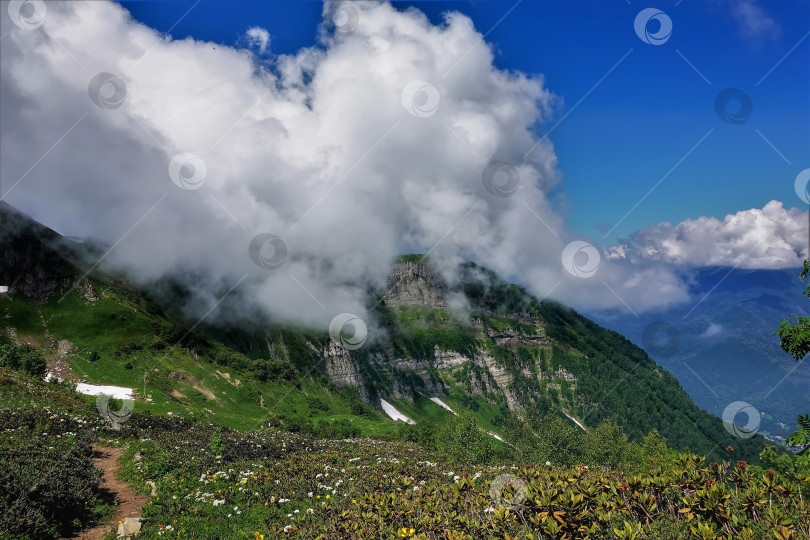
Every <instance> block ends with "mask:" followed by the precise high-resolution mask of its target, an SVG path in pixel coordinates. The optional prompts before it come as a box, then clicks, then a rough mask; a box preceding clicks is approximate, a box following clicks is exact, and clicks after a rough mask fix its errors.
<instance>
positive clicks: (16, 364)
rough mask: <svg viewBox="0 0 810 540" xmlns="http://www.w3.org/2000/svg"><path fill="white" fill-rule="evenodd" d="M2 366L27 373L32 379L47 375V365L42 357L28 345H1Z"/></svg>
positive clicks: (0, 363)
mask: <svg viewBox="0 0 810 540" xmlns="http://www.w3.org/2000/svg"><path fill="white" fill-rule="evenodd" d="M0 366H1V367H6V368H9V369H13V370H16V371H21V372H23V373H27V374H28V375H31V376H32V377H42V376H44V375H45V370H46V363H45V359H44V358H42V355H41V354H40V353H39V351H37V350H36V349H35V348H34V347H32V346H31V345H28V344H22V345H0Z"/></svg>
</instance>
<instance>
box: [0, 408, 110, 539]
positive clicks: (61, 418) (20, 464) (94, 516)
mask: <svg viewBox="0 0 810 540" xmlns="http://www.w3.org/2000/svg"><path fill="white" fill-rule="evenodd" d="M0 431H2V434H1V435H0V478H2V482H3V483H2V486H3V487H2V489H0V537H2V538H54V537H59V536H68V535H70V534H71V533H72V532H73V531H75V530H77V529H79V528H81V527H82V526H84V525H86V524H87V523H90V522H92V521H94V520H100V519H103V518H105V517H107V516H108V515H109V510H110V508H109V506H108V504H107V503H106V502H105V501H104V500H103V498H102V494H101V493H100V492H99V489H98V482H99V479H100V477H101V471H99V470H98V469H96V468H94V467H93V466H92V463H91V457H92V449H91V447H90V444H91V442H92V441H93V440H94V439H95V432H94V427H93V426H90V425H89V424H88V423H86V422H84V421H83V420H82V419H77V418H76V417H73V416H69V415H65V414H63V413H51V411H49V410H45V409H39V410H29V411H17V412H14V411H8V410H0Z"/></svg>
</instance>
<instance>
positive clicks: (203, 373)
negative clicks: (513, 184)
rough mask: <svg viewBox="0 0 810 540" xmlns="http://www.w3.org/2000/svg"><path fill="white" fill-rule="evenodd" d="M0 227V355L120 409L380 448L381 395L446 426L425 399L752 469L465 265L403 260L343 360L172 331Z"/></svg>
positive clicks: (672, 392)
mask: <svg viewBox="0 0 810 540" xmlns="http://www.w3.org/2000/svg"><path fill="white" fill-rule="evenodd" d="M0 223H2V224H3V228H2V229H0V250H2V251H3V252H4V253H11V254H12V255H13V256H12V257H9V258H6V259H5V262H4V263H3V264H2V265H0V284H4V285H5V284H8V286H10V291H9V292H8V293H6V294H2V295H0V317H2V323H0V344H2V343H6V344H15V343H29V344H31V345H34V346H35V347H37V348H38V349H39V350H40V351H41V352H42V354H43V355H44V356H45V357H46V359H47V361H48V365H49V369H50V370H51V371H52V372H55V373H57V374H59V375H60V376H62V377H64V378H67V379H74V380H77V381H78V380H83V381H87V382H90V383H100V384H114V385H120V386H126V387H130V388H134V389H135V392H136V393H135V396H136V399H135V410H136V411H152V412H154V413H161V414H165V413H169V412H172V413H180V414H181V415H183V416H189V417H191V416H193V417H194V418H198V419H208V420H212V421H216V422H219V423H222V424H225V425H228V426H232V427H236V428H240V429H250V428H254V427H258V426H262V425H266V424H267V423H268V422H271V423H280V424H281V425H282V426H285V427H286V428H287V429H289V430H292V431H315V430H318V429H321V430H325V431H327V432H334V433H338V434H339V433H342V432H345V433H347V434H353V433H358V432H359V433H362V434H366V435H389V436H393V435H395V434H396V433H397V432H398V431H399V430H398V427H397V426H396V425H395V424H394V423H393V422H391V421H390V420H389V419H388V417H387V416H386V415H385V414H383V412H382V411H381V400H385V401H386V402H388V403H391V404H392V405H393V406H394V407H397V409H398V410H400V411H401V412H403V413H404V414H406V415H407V416H409V417H411V418H413V419H414V420H415V421H416V422H417V423H418V424H432V423H442V422H444V421H445V419H447V418H449V415H450V414H451V413H449V412H448V411H446V410H445V409H443V408H442V407H441V406H440V405H438V404H437V403H435V402H433V401H431V400H430V399H429V398H431V397H433V398H440V399H442V400H443V401H444V402H445V403H446V404H447V405H449V406H450V407H451V408H452V409H453V410H454V411H455V412H458V413H467V412H469V413H472V414H473V415H474V417H475V419H476V421H477V422H478V424H479V425H480V426H481V427H482V428H484V429H486V430H491V431H493V432H495V433H499V434H501V435H503V436H504V437H505V438H507V442H509V441H508V434H513V436H514V437H518V436H519V432H520V430H519V429H517V428H516V426H523V428H525V429H528V430H529V431H531V432H534V433H541V434H542V429H541V428H542V426H543V421H544V419H547V418H548V417H549V416H552V417H554V416H557V417H559V418H564V419H565V422H567V423H568V425H569V427H571V426H574V424H573V423H572V422H573V421H576V422H578V423H579V424H581V425H583V426H584V427H585V428H586V429H592V428H595V427H596V426H597V425H599V424H600V423H601V422H603V421H605V420H608V419H615V421H616V422H617V423H618V424H619V425H621V426H622V428H623V430H624V432H625V433H626V434H627V435H629V436H630V437H631V438H632V439H636V440H639V439H641V437H643V436H644V435H645V434H647V433H648V432H649V431H651V430H653V429H656V430H657V431H658V432H659V433H660V434H661V435H662V436H663V437H665V438H666V439H667V440H668V441H669V444H670V445H671V446H673V447H675V448H677V449H686V448H689V449H690V450H692V451H694V452H697V453H700V454H705V455H708V456H711V457H713V458H717V459H721V458H723V457H725V456H727V454H726V452H725V450H724V449H725V448H726V447H727V446H732V447H734V448H735V449H736V453H735V457H737V456H738V457H740V458H741V459H747V460H749V461H752V462H756V461H757V456H758V455H759V452H760V451H761V449H762V448H763V447H764V445H765V441H764V440H763V439H762V438H761V437H754V438H751V439H739V438H734V437H732V436H731V435H730V434H729V433H728V432H726V431H725V429H724V428H723V426H722V423H721V422H720V420H719V419H718V418H716V417H714V416H712V415H710V414H708V413H706V412H704V411H702V410H700V409H698V408H697V407H696V406H695V405H694V404H693V403H692V402H691V400H690V399H689V398H688V396H687V395H686V394H685V393H684V391H683V389H682V388H681V387H680V386H679V384H678V382H677V381H676V380H675V379H674V378H673V377H672V376H671V375H670V374H669V373H668V372H667V371H665V370H663V369H662V368H660V367H659V366H657V365H656V364H655V363H654V362H653V361H652V360H651V359H650V358H649V357H648V356H647V354H646V353H644V352H643V351H642V350H641V349H639V348H638V347H636V346H634V345H633V344H632V343H630V342H629V341H628V340H626V339H625V338H623V337H622V336H621V335H619V334H617V333H615V332H611V331H608V330H605V329H604V328H602V327H600V326H598V325H596V324H595V323H593V322H592V321H590V320H588V319H586V318H584V317H582V316H580V315H578V314H577V313H575V312H573V311H571V310H569V309H567V308H565V307H564V306H560V305H558V304H555V303H552V302H542V303H541V302H539V301H538V300H537V299H535V298H532V297H531V296H530V295H528V294H527V293H526V292H525V291H524V290H523V289H521V288H519V287H516V286H514V285H511V284H509V283H507V282H505V281H503V280H502V279H500V278H498V276H496V275H495V274H494V273H492V272H490V271H488V270H486V269H484V268H481V267H479V266H476V265H474V264H465V265H462V266H461V267H460V268H459V269H458V272H457V274H458V280H457V281H456V282H454V283H446V282H444V281H443V280H442V279H441V278H440V277H439V276H438V274H437V273H435V272H434V271H433V270H432V269H431V266H430V264H429V262H428V261H424V260H422V259H421V257H419V256H406V257H403V258H402V259H401V260H400V261H398V262H396V263H395V264H394V265H393V268H392V271H391V276H390V279H389V283H388V286H387V287H386V288H385V289H384V290H382V291H379V293H378V294H377V295H371V297H370V298H369V301H368V302H369V314H368V317H367V320H366V324H367V325H368V326H369V327H373V328H376V329H378V330H379V331H378V332H375V333H374V335H375V337H374V339H369V340H368V341H367V342H366V343H365V344H364V345H363V346H362V347H361V348H359V349H357V350H348V349H347V348H346V347H344V346H342V345H340V344H339V343H336V342H335V341H333V340H331V339H330V337H329V334H328V332H327V330H326V329H308V328H296V327H289V326H285V325H280V324H276V323H274V322H273V321H271V320H266V321H259V322H257V323H256V324H254V325H252V326H250V327H227V328H225V327H221V326H217V325H216V324H214V323H208V322H202V323H199V324H198V323H197V322H196V321H183V320H181V319H179V318H177V317H176V316H175V315H171V316H170V315H169V314H170V313H171V314H174V313H175V311H174V310H173V309H171V306H169V305H166V304H165V301H166V299H165V298H150V297H148V296H147V295H146V294H144V293H143V292H142V291H141V290H139V289H138V288H137V287H135V286H134V285H132V284H131V283H128V282H127V281H126V280H125V279H123V278H121V277H115V276H112V275H111V274H110V273H109V272H108V271H104V270H99V269H94V271H93V272H91V273H89V275H88V277H83V276H84V274H85V272H87V270H89V269H91V268H92V262H89V261H92V260H93V259H92V255H95V254H97V252H98V249H96V248H93V247H92V246H89V247H88V245H87V244H78V243H73V242H71V241H69V240H66V239H63V238H60V237H59V236H58V235H57V234H56V233H54V232H53V231H50V230H49V229H46V228H44V227H42V226H41V225H39V224H36V223H33V222H31V221H30V220H29V219H28V218H26V217H25V216H23V215H21V214H19V213H17V212H16V211H14V210H13V209H12V208H10V207H8V206H7V205H3V206H0ZM89 256H91V257H89ZM88 257H89V258H88ZM460 305H465V307H455V306H460ZM192 330H193V331H192ZM569 418H570V419H571V420H568V419H569ZM319 424H320V427H318V425H319ZM525 429H524V431H525ZM575 429H579V428H575ZM495 444H496V445H500V443H498V442H495Z"/></svg>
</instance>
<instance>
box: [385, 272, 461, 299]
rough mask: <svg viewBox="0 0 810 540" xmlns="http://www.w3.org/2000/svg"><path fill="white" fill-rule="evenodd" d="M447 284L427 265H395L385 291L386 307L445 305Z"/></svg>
mask: <svg viewBox="0 0 810 540" xmlns="http://www.w3.org/2000/svg"><path fill="white" fill-rule="evenodd" d="M446 294H447V286H446V285H445V284H444V283H442V282H441V281H440V280H439V279H438V277H437V276H435V275H434V274H433V272H431V270H430V269H429V268H428V267H427V265H425V264H422V263H418V262H402V263H398V264H396V265H394V268H393V269H392V271H391V275H390V276H389V278H388V286H387V287H386V290H385V292H384V293H383V301H384V303H385V306H386V307H389V308H398V307H406V306H427V307H432V308H443V307H445V306H446V305H447V304H446V301H445V297H446Z"/></svg>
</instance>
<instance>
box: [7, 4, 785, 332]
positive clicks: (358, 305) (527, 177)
mask: <svg viewBox="0 0 810 540" xmlns="http://www.w3.org/2000/svg"><path fill="white" fill-rule="evenodd" d="M323 14H324V23H323V25H322V26H321V27H320V28H318V29H313V34H314V35H315V36H316V37H315V38H314V39H315V43H314V45H313V46H311V47H307V48H303V49H301V50H299V51H297V52H296V53H295V54H291V55H273V54H272V53H270V51H269V44H270V42H271V41H272V37H271V36H270V35H269V34H268V33H267V32H266V31H264V30H262V29H260V28H251V29H246V34H245V38H244V42H245V43H247V44H248V45H249V46H250V48H248V49H240V48H234V47H227V46H220V45H217V44H212V43H207V42H203V41H196V40H193V39H190V38H189V39H184V40H175V39H172V38H171V37H170V36H162V35H160V34H158V33H157V32H155V31H154V30H153V29H151V28H148V27H146V26H144V25H142V24H140V23H138V22H136V21H134V20H132V18H131V17H130V16H129V14H128V12H127V11H126V10H124V9H123V8H122V7H121V6H119V5H118V4H114V3H109V2H65V3H62V2H47V14H46V16H45V17H44V19H42V21H41V23H42V24H41V25H39V23H37V22H36V21H34V22H33V23H31V24H29V25H25V24H18V23H19V22H20V21H19V20H18V21H16V22H15V21H12V20H11V19H10V18H8V17H5V16H3V17H0V19H1V20H2V22H1V23H0V31H2V34H3V35H4V36H5V37H4V38H3V46H2V50H1V52H0V61H2V64H3V70H2V76H0V106H2V112H3V114H2V115H0V143H1V144H2V148H3V159H2V163H0V179H2V189H1V190H0V198H2V199H3V200H6V201H7V202H9V203H11V204H13V205H15V206H17V207H18V208H20V209H21V210H23V211H25V212H27V213H29V214H31V215H32V216H33V217H35V218H36V219H38V220H40V221H42V222H44V223H45V224H46V225H48V226H50V227H52V228H55V229H56V230H58V231H60V232H62V233H63V234H67V235H72V236H91V237H96V238H99V239H101V240H103V241H105V242H107V243H108V244H109V245H110V246H112V248H113V249H112V250H111V251H110V252H109V255H108V256H107V257H106V258H105V260H104V262H105V264H110V265H113V266H115V267H117V268H120V269H123V270H125V271H126V272H128V273H129V275H131V276H132V277H133V278H134V279H136V280H138V281H139V282H141V283H151V282H153V281H154V280H157V279H159V278H161V277H164V276H174V277H177V278H179V279H183V280H185V281H186V283H188V284H189V285H190V286H191V288H192V290H193V292H194V296H193V298H192V299H191V300H190V301H189V303H188V305H187V306H186V307H187V308H188V310H189V314H192V315H195V316H200V315H203V314H208V316H209V317H210V320H216V317H217V316H220V317H223V316H224V312H226V311H228V310H231V311H239V310H241V311H248V310H249V309H250V308H257V309H260V310H263V311H265V312H268V313H270V314H271V315H272V316H274V317H276V318H280V319H284V320H292V321H296V322H302V323H306V324H314V325H318V326H321V327H323V328H327V327H328V324H329V321H330V320H331V319H332V317H333V316H335V315H336V314H338V313H343V312H349V313H356V314H360V315H362V314H363V313H364V302H365V298H366V294H367V291H368V288H369V287H381V286H383V285H384V283H385V280H386V277H387V273H388V269H389V265H390V262H391V260H392V258H393V257H394V256H396V255H398V254H401V253H408V252H417V253H429V254H430V256H431V258H432V259H434V260H435V261H437V262H438V263H439V264H440V266H441V267H442V268H445V269H447V268H452V267H453V264H454V263H456V262H459V261H461V260H467V259H471V260H475V261H477V262H479V263H481V264H483V265H486V266H488V267H490V268H492V269H493V270H495V271H497V272H499V273H500V274H502V275H503V276H505V277H506V278H509V279H512V280H514V281H518V282H520V283H522V284H524V285H526V286H527V287H528V288H529V290H530V291H531V292H533V293H534V294H536V295H537V296H538V297H541V298H543V297H546V296H550V297H553V298H558V299H560V300H562V301H565V302H568V303H571V304H573V305H575V306H587V307H589V308H591V309H597V308H608V307H614V306H618V307H622V306H632V309H634V310H636V311H643V310H645V309H654V308H657V307H666V306H668V305H671V304H673V303H678V302H683V301H686V300H688V298H689V292H688V287H687V285H686V284H685V283H684V281H683V280H682V279H681V277H679V275H678V270H677V268H673V267H672V264H671V263H672V261H675V260H677V261H682V260H695V261H699V260H703V261H705V262H707V263H712V262H716V261H718V260H727V259H723V258H719V259H718V257H716V256H712V255H711V254H710V253H709V251H710V248H709V247H707V246H703V247H702V248H701V249H697V250H696V252H697V253H699V254H700V255H699V256H697V255H696V256H694V257H693V258H692V259H689V257H685V256H684V253H685V252H686V251H687V248H686V247H685V245H686V244H690V243H696V242H697V240H695V239H693V238H692V236H689V235H686V236H687V238H688V239H691V240H686V241H683V240H678V239H679V238H681V237H682V236H683V234H681V232H680V231H681V229H677V228H676V230H675V232H673V229H671V228H669V229H668V228H667V227H664V226H661V227H659V228H657V229H655V230H656V231H658V232H655V233H654V231H652V230H650V231H647V232H643V231H642V232H640V233H638V234H639V236H638V240H639V242H647V244H649V245H651V246H656V249H657V250H658V251H659V252H663V253H666V254H667V255H666V256H665V257H659V258H656V257H645V256H637V257H636V260H631V259H633V257H630V256H617V255H616V254H617V253H618V252H617V251H615V250H614V251H611V252H610V253H607V254H608V255H610V256H605V255H606V252H602V255H601V256H600V254H599V250H597V249H594V248H587V247H583V246H581V245H580V244H577V245H576V246H574V248H575V249H567V250H566V246H570V245H571V244H570V242H572V241H579V239H577V238H576V237H574V236H573V235H572V234H571V233H570V232H568V231H567V229H566V226H565V222H564V219H563V217H562V216H561V215H560V214H559V213H558V212H556V211H555V210H554V209H553V208H552V206H551V204H550V202H549V194H550V193H551V192H552V191H553V190H559V189H560V182H559V176H560V175H559V172H558V170H557V160H556V156H555V153H554V149H553V146H552V143H551V142H550V141H548V140H547V139H543V140H539V139H538V138H537V137H536V136H535V133H536V131H537V128H538V126H539V125H542V124H544V123H546V122H547V121H548V120H549V119H551V118H552V117H553V115H554V113H555V111H556V110H557V109H556V108H557V107H558V106H559V105H560V102H561V100H560V98H558V97H557V96H555V95H554V94H553V93H552V92H550V91H549V90H548V89H547V88H546V87H545V84H544V81H543V78H542V77H541V76H539V75H527V74H523V73H519V72H512V71H506V70H501V69H498V68H497V67H495V66H494V64H493V52H492V50H491V47H490V46H489V45H488V44H487V43H485V42H484V41H483V37H482V35H481V33H480V32H478V31H477V30H476V29H475V28H474V26H473V24H472V22H471V20H470V19H469V18H467V17H466V16H464V15H462V14H459V13H452V12H451V13H448V14H447V15H446V16H445V19H444V21H443V23H442V24H439V25H434V24H431V23H430V21H429V20H428V19H427V18H426V17H425V16H424V15H423V14H422V13H421V12H419V11H417V10H415V9H409V10H406V11H398V10H396V9H395V8H394V7H392V6H391V5H389V4H386V3H380V4H377V3H371V2H358V3H357V4H355V5H354V6H351V5H349V6H347V5H345V4H339V5H335V4H326V5H325V7H324V13H323ZM254 51H258V55H261V58H259V56H258V55H257V54H256V53H255V52H254ZM530 150H531V151H530ZM494 162H498V163H495V164H494V165H493V163H494ZM508 164H512V165H513V166H510V165H508ZM766 208H768V207H766ZM779 208H781V206H780V207H779ZM783 211H784V210H783ZM763 212H764V210H763ZM791 212H792V211H791ZM790 215H793V214H790ZM702 219H704V218H702ZM697 222H699V223H703V221H700V220H698V221H697ZM679 227H680V226H679ZM685 228H687V227H685ZM743 228H744V227H743V226H742V225H740V226H739V227H737V228H735V229H734V230H735V231H737V232H738V233H739V235H741V236H744V237H746V236H745V235H744V234H743ZM715 229H717V228H716V227H715ZM719 230H720V229H717V230H715V231H714V232H715V233H717V232H718V231H719ZM765 232H767V231H765V230H763V234H764V233H765ZM787 232H790V235H791V236H790V238H791V240H790V241H789V242H787V243H786V244H785V245H784V246H783V245H781V244H780V245H779V246H776V247H774V248H772V249H771V251H767V250H766V251H763V252H761V253H759V252H757V253H756V254H755V255H756V258H757V260H764V259H767V258H768V257H771V258H772V260H775V259H773V258H774V257H778V256H779V255H780V254H788V251H790V249H794V255H795V249H798V247H797V245H796V243H795V242H796V241H795V239H794V236H795V235H797V234H798V233H797V232H796V230H794V229H791V230H790V231H786V234H787ZM257 235H264V236H262V237H261V238H262V239H263V240H262V242H259V244H258V245H256V243H255V242H254V243H253V244H252V243H251V241H252V240H253V239H254V238H256V237H257ZM679 235H680V236H679ZM670 237H672V238H674V239H675V240H667V239H668V238H670ZM695 238H697V237H695ZM746 238H747V237H746ZM268 239H269V240H268ZM747 242H748V241H747V240H746V241H745V242H741V243H740V244H739V246H738V245H737V244H734V245H735V246H736V247H735V248H734V250H733V251H731V252H729V254H728V255H726V257H735V256H737V255H735V254H737V253H738V251H739V250H741V249H745V246H747V245H748V243H747ZM251 246H254V248H255V249H254V250H253V252H251V249H252V248H251ZM695 249H696V248H695ZM631 251H632V250H631ZM633 253H636V252H635V251H633ZM690 253H691V252H690ZM566 257H568V260H566ZM794 259H795V257H794V256H793V255H791V256H790V257H789V261H790V263H791V264H792V263H793V262H794ZM638 260H643V263H644V264H636V263H637V262H638ZM729 260H730V259H729ZM763 264H764V263H763ZM772 264H773V263H772ZM447 277H448V278H449V279H451V280H452V279H453V275H452V273H451V272H449V273H448V276H447ZM223 297H226V300H225V301H222V298H223Z"/></svg>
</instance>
